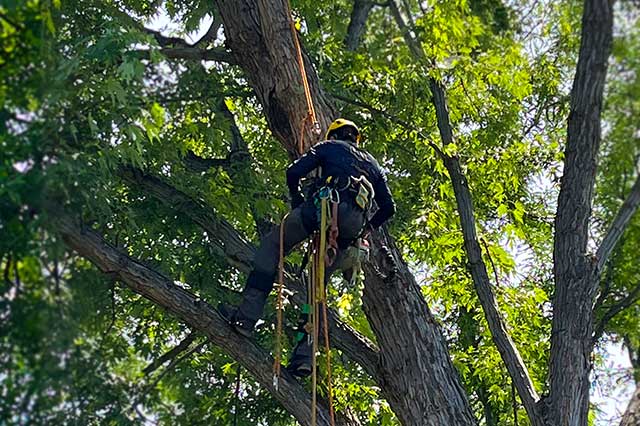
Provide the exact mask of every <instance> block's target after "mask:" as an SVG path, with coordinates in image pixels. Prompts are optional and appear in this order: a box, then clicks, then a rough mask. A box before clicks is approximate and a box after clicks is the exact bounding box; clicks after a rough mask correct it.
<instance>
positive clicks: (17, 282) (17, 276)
mask: <svg viewBox="0 0 640 426" xmlns="http://www.w3.org/2000/svg"><path fill="white" fill-rule="evenodd" d="M13 275H14V276H15V286H16V290H17V291H18V292H19V291H20V290H21V287H22V283H21V282H20V271H18V262H13Z"/></svg>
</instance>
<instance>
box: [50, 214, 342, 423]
mask: <svg viewBox="0 0 640 426" xmlns="http://www.w3.org/2000/svg"><path fill="white" fill-rule="evenodd" d="M52 217H54V218H55V222H54V223H55V225H56V227H57V229H58V231H59V232H60V234H61V235H62V238H63V240H64V241H65V243H66V244H67V245H68V246H69V247H70V248H72V249H74V250H75V251H76V252H78V253H79V254H80V255H81V256H83V257H85V258H87V259H88V260H90V261H91V262H92V263H93V264H94V265H96V267H98V269H100V270H101V271H103V272H105V273H108V274H110V275H112V276H115V277H117V278H118V279H119V280H120V281H121V282H123V283H124V284H125V285H127V286H128V287H129V288H130V289H131V290H133V291H134V292H135V293H138V294H140V295H141V296H143V297H145V298H147V299H149V300H150V301H152V302H153V303H155V304H157V305H159V306H161V307H162V308H164V309H165V310H166V311H167V312H169V313H170V314H172V315H174V316H176V317H178V318H179V319H180V320H181V321H183V322H184V323H185V324H187V325H189V327H191V328H193V329H195V330H198V331H200V332H201V333H202V334H204V335H205V336H206V337H208V338H209V340H210V341H211V342H212V343H214V344H215V345H217V346H218V347H220V348H221V349H222V350H224V351H225V352H226V353H227V354H229V356H231V357H233V358H234V359H235V360H237V361H238V362H239V363H240V364H242V366H243V367H244V368H246V369H247V370H248V371H249V372H250V373H251V374H252V375H253V376H254V378H255V379H256V380H257V381H258V382H260V384H261V385H262V386H263V387H264V388H265V389H267V390H268V391H269V392H270V393H271V394H272V395H273V396H274V397H275V398H276V399H277V400H278V401H279V402H280V403H281V404H282V406H283V407H284V408H285V409H286V410H287V411H288V412H289V413H291V414H292V415H293V416H294V417H295V418H296V419H297V420H298V421H299V422H300V423H302V424H304V425H307V424H310V423H311V409H310V406H311V398H310V396H309V394H308V393H307V392H306V390H305V389H304V387H303V386H302V385H301V384H300V383H299V382H298V381H296V380H295V378H293V377H292V376H291V375H290V374H289V373H288V372H287V371H286V370H284V369H283V371H282V374H281V379H280V382H279V386H278V387H277V388H276V387H275V386H274V383H273V380H272V368H271V366H272V363H273V359H272V358H271V356H270V355H269V354H268V353H267V352H265V351H264V350H263V349H261V348H260V347H259V346H257V345H256V344H255V343H254V342H253V341H251V340H249V339H245V338H243V337H241V336H240V335H239V334H237V333H235V332H233V331H232V330H231V328H230V327H229V326H228V325H227V322H226V321H225V320H224V319H223V318H222V317H221V316H220V314H219V313H218V312H217V311H216V310H215V309H213V308H212V307H211V306H210V305H209V304H207V303H206V302H204V301H202V300H201V299H200V298H198V297H197V296H195V295H193V294H191V293H189V292H188V291H187V290H185V289H183V288H181V287H178V286H177V285H175V284H174V283H173V281H172V280H170V279H169V278H167V277H165V276H164V275H162V274H160V273H158V272H157V271H154V270H152V269H150V268H148V267H146V266H144V265H143V264H142V263H141V262H139V261H137V260H136V259H134V258H132V257H130V256H128V255H126V254H124V253H123V252H121V251H119V250H117V249H116V248H114V247H113V246H111V245H110V244H109V243H107V242H106V241H104V240H103V239H102V238H101V237H100V236H99V235H97V234H96V233H95V232H93V231H91V230H89V229H87V228H84V227H82V226H81V225H79V224H78V223H77V222H75V221H74V220H73V219H71V218H70V217H69V216H67V215H66V214H64V213H60V212H56V214H55V215H53V216H52ZM318 414H319V416H318V424H319V425H320V424H321V425H328V424H329V415H328V411H327V409H326V407H320V409H319V412H318ZM341 423H342V424H347V423H348V422H347V421H346V419H344V418H341Z"/></svg>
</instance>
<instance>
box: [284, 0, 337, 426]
mask: <svg viewBox="0 0 640 426" xmlns="http://www.w3.org/2000/svg"><path fill="white" fill-rule="evenodd" d="M286 5H287V14H288V16H289V25H290V27H291V35H292V37H293V41H294V44H295V48H296V58H297V62H298V68H299V70H300V77H301V79H302V86H303V88H304V94H305V99H306V103H307V112H308V113H307V116H306V117H305V118H304V119H303V120H302V123H301V126H300V136H299V138H298V154H299V155H302V154H303V153H304V151H305V150H304V134H305V130H306V126H307V125H308V124H311V126H312V130H313V132H314V133H315V134H316V135H319V134H320V126H319V123H318V120H317V118H316V111H315V108H314V105H313V99H312V97H311V90H310V88H309V80H308V77H307V73H306V70H305V66H304V60H303V57H302V50H301V48H300V42H299V40H298V33H297V31H296V26H295V23H294V21H293V17H292V13H291V6H290V4H289V1H288V0H287V2H286ZM312 145H313V143H312ZM328 201H329V200H328V197H327V196H324V197H320V230H319V232H318V233H316V234H315V235H314V236H313V237H312V242H311V244H309V250H310V251H311V254H312V256H313V258H312V259H313V260H312V261H311V262H310V265H309V268H310V271H309V274H308V277H309V279H308V289H307V296H308V305H309V306H310V307H312V309H310V310H309V316H310V321H309V323H310V326H311V329H312V333H311V334H312V336H313V337H312V345H313V349H312V351H313V353H312V364H311V365H312V366H311V376H312V378H311V387H312V396H311V425H312V426H315V425H316V421H317V386H318V377H317V353H318V338H319V334H320V333H319V328H320V327H319V326H320V324H319V321H320V315H319V314H320V305H321V306H322V316H323V318H324V321H322V322H323V334H324V336H323V337H324V342H325V350H326V361H327V363H326V370H327V384H328V385H327V388H328V397H329V416H330V424H331V426H335V415H334V409H333V387H332V379H331V347H330V344H329V326H328V318H327V295H326V288H325V266H326V264H327V263H326V262H327V261H331V260H330V259H328V257H327V230H328V223H329V221H331V235H330V239H331V240H332V244H331V245H332V246H333V242H334V241H335V238H337V203H335V202H332V204H333V208H332V209H331V210H330V208H329V202H328ZM288 216H289V213H287V214H286V215H285V217H284V218H283V219H282V222H281V223H280V253H279V255H280V258H279V264H278V291H277V303H276V311H277V320H276V323H277V324H276V328H277V330H276V347H275V357H274V363H273V385H274V387H275V388H276V389H277V388H278V383H279V380H280V367H281V359H282V334H283V332H282V328H283V308H284V306H283V305H284V300H283V299H284V298H283V290H284V256H285V253H284V237H285V235H284V224H285V222H286V220H287V217H288Z"/></svg>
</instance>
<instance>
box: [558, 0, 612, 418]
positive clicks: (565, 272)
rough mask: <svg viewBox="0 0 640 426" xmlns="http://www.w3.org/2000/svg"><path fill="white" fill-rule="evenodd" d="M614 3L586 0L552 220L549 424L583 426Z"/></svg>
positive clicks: (595, 284) (586, 403) (596, 276)
mask: <svg viewBox="0 0 640 426" xmlns="http://www.w3.org/2000/svg"><path fill="white" fill-rule="evenodd" d="M612 27H613V1H609V0H587V1H585V4H584V11H583V17H582V40H581V44H580V54H579V59H578V66H577V69H576V75H575V78H574V82H573V88H572V90H571V109H570V115H569V121H568V132H567V145H566V148H565V165H564V174H563V176H562V181H561V189H560V195H559V197H558V209H557V214H556V221H555V239H554V270H553V272H554V279H555V294H554V297H553V324H552V335H551V360H550V378H551V383H550V385H551V388H550V396H549V401H548V403H549V407H550V410H551V412H550V414H551V418H552V419H553V421H554V424H557V425H561V426H574V425H575V426H579V425H586V424H587V415H588V412H589V372H590V371H591V360H590V356H591V351H592V344H591V336H592V333H593V304H594V301H595V294H596V289H597V285H598V271H597V269H596V260H595V258H592V257H590V256H588V255H587V243H588V238H589V234H588V231H589V220H590V218H591V203H592V199H593V187H594V183H595V175H596V163H597V154H598V149H599V147H600V112H601V109H602V100H603V89H604V83H605V77H606V73H607V61H608V57H609V52H610V49H611V39H612Z"/></svg>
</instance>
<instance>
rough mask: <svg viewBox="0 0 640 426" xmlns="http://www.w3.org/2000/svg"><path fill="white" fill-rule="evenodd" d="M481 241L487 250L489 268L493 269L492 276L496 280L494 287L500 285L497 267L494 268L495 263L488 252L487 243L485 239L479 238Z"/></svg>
mask: <svg viewBox="0 0 640 426" xmlns="http://www.w3.org/2000/svg"><path fill="white" fill-rule="evenodd" d="M480 240H481V241H482V245H484V249H485V250H486V252H487V257H488V258H489V263H491V269H493V276H494V277H495V280H496V287H500V281H499V280H498V269H497V268H496V264H495V263H493V258H492V257H491V253H489V245H488V244H487V240H485V239H484V238H480Z"/></svg>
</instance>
